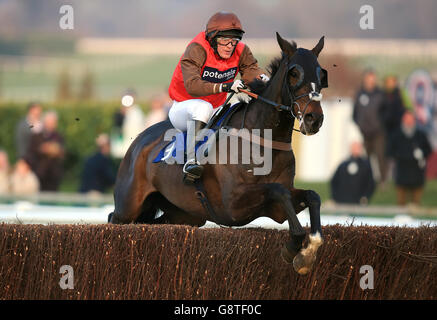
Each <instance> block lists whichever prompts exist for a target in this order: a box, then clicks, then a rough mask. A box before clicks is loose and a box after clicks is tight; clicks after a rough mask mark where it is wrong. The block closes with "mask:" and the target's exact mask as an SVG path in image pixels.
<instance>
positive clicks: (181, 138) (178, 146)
mask: <svg viewBox="0 0 437 320" xmlns="http://www.w3.org/2000/svg"><path fill="white" fill-rule="evenodd" d="M238 105H239V103H236V104H234V105H232V106H231V107H230V108H229V109H228V110H227V111H226V112H225V113H224V114H223V115H222V116H220V119H219V120H218V121H217V122H216V124H215V125H214V127H212V128H210V129H209V132H208V133H207V135H206V136H205V138H204V139H203V140H202V141H198V142H197V143H196V146H195V151H196V152H197V149H198V148H199V147H200V146H202V145H203V144H204V143H205V142H207V141H208V139H209V137H210V136H211V135H213V134H214V133H215V132H216V131H217V130H218V129H219V128H220V126H221V124H222V122H223V120H224V119H226V117H227V115H228V114H229V113H230V112H231V111H232V110H233V109H234V108H237V107H238ZM186 146H187V132H186V131H184V132H182V131H180V132H179V133H177V134H176V135H174V136H173V138H172V140H171V141H170V142H169V143H167V144H166V145H165V146H164V147H163V148H162V149H161V151H160V152H159V153H158V155H157V156H156V157H155V159H154V160H153V163H157V162H160V161H165V162H168V163H173V162H176V163H179V164H184V163H185V162H186Z"/></svg>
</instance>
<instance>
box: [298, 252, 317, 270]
mask: <svg viewBox="0 0 437 320" xmlns="http://www.w3.org/2000/svg"><path fill="white" fill-rule="evenodd" d="M315 260H316V259H315V256H313V255H311V254H310V255H308V256H304V255H303V254H302V253H300V252H299V253H298V254H297V255H296V256H295V257H294V259H293V267H294V270H296V272H297V273H299V274H300V275H305V274H308V272H310V270H311V268H312V267H313V264H314V261H315Z"/></svg>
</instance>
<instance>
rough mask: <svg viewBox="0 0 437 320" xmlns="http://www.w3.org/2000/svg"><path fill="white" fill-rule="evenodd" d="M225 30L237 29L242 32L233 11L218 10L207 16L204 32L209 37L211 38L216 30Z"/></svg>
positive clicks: (215, 33) (238, 20)
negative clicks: (209, 16)
mask: <svg viewBox="0 0 437 320" xmlns="http://www.w3.org/2000/svg"><path fill="white" fill-rule="evenodd" d="M226 30H239V31H241V32H242V33H244V30H243V28H242V27H241V22H240V19H238V17H237V16H236V15H235V14H234V13H231V12H224V11H220V12H217V13H216V14H214V15H213V16H212V17H211V18H209V20H208V23H207V24H206V30H205V34H206V36H207V37H208V38H209V39H212V38H214V37H215V36H216V35H217V33H218V32H220V31H226Z"/></svg>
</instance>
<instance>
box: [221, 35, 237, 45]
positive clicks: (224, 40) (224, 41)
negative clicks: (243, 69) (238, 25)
mask: <svg viewBox="0 0 437 320" xmlns="http://www.w3.org/2000/svg"><path fill="white" fill-rule="evenodd" d="M238 42H240V39H238V38H225V37H218V38H217V44H219V45H221V46H227V45H228V44H230V43H231V44H232V45H233V46H236V45H237V44H238Z"/></svg>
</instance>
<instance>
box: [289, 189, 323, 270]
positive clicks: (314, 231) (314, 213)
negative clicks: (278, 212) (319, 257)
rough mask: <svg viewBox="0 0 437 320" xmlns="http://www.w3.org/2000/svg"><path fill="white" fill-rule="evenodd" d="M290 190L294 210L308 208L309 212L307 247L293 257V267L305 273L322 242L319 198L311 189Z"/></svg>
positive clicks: (298, 210)
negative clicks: (309, 229) (309, 230)
mask: <svg viewBox="0 0 437 320" xmlns="http://www.w3.org/2000/svg"><path fill="white" fill-rule="evenodd" d="M290 192H291V197H292V199H293V207H294V208H295V210H296V212H300V211H302V210H303V209H305V208H308V210H309V213H310V223H311V234H310V236H309V244H308V246H307V248H305V249H304V250H302V251H301V252H299V254H298V255H297V256H296V257H295V258H294V259H293V265H294V267H295V268H296V269H301V272H302V273H306V272H308V271H309V269H310V268H311V266H312V264H313V263H314V261H315V260H316V254H317V250H318V248H319V247H320V246H321V245H322V243H323V238H322V225H321V222H320V206H321V200H320V196H319V195H318V194H317V193H316V192H314V191H313V190H302V189H291V190H290ZM308 267H309V269H308V270H306V269H305V268H308Z"/></svg>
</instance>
